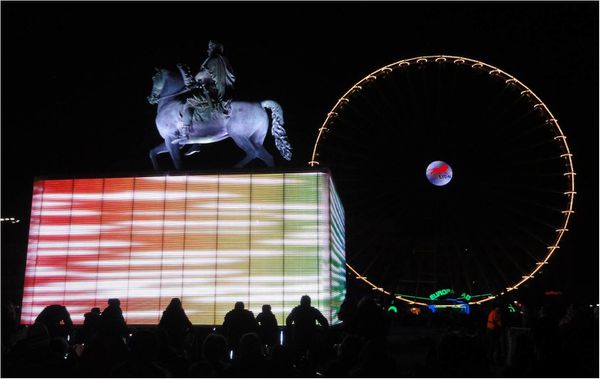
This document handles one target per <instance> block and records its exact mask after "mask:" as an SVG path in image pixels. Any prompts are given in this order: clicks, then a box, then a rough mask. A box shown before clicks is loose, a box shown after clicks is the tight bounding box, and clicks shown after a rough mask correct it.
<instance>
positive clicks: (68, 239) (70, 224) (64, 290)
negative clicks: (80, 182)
mask: <svg viewBox="0 0 600 379" xmlns="http://www.w3.org/2000/svg"><path fill="white" fill-rule="evenodd" d="M74 192H75V180H73V179H71V202H70V203H69V231H68V232H67V251H66V257H65V278H64V280H63V297H62V305H65V300H66V299H65V296H66V294H67V269H68V268H69V250H70V249H71V226H72V225H73V200H74V197H75V194H74Z"/></svg>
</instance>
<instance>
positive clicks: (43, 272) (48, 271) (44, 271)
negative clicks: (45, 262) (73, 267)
mask: <svg viewBox="0 0 600 379" xmlns="http://www.w3.org/2000/svg"><path fill="white" fill-rule="evenodd" d="M33 272H34V273H35V274H34V275H35V276H37V277H40V276H44V277H45V276H65V270H59V269H56V268H55V267H46V266H39V265H38V266H37V267H36V268H35V270H34V271H33Z"/></svg>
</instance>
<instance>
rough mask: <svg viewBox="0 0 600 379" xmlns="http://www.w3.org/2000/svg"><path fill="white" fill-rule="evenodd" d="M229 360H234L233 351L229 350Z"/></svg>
mask: <svg viewBox="0 0 600 379" xmlns="http://www.w3.org/2000/svg"><path fill="white" fill-rule="evenodd" d="M229 359H233V350H229Z"/></svg>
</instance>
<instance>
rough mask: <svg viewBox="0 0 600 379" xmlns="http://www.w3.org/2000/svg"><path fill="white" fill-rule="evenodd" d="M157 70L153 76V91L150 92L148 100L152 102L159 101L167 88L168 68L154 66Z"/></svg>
mask: <svg viewBox="0 0 600 379" xmlns="http://www.w3.org/2000/svg"><path fill="white" fill-rule="evenodd" d="M154 70H156V72H155V73H154V75H153V76H152V92H150V96H148V102H149V103H150V104H156V103H158V100H159V99H160V94H161V93H162V91H163V89H164V88H165V82H166V80H167V73H166V70H165V69H163V68H156V67H155V68H154Z"/></svg>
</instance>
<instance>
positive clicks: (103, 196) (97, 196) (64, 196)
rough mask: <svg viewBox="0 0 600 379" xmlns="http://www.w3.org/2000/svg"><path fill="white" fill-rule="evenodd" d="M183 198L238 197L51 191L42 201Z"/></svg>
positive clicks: (193, 193)
mask: <svg viewBox="0 0 600 379" xmlns="http://www.w3.org/2000/svg"><path fill="white" fill-rule="evenodd" d="M134 196H135V200H159V199H160V200H163V199H165V198H166V199H168V200H184V199H217V198H219V199H220V198H235V197H240V195H238V194H236V193H224V192H221V193H218V192H209V191H161V190H156V191H142V190H135V191H133V190H132V191H122V192H108V193H106V192H105V193H102V192H96V193H74V194H70V193H51V194H45V195H44V203H45V201H46V199H48V200H71V199H73V200H127V201H131V200H134Z"/></svg>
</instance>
